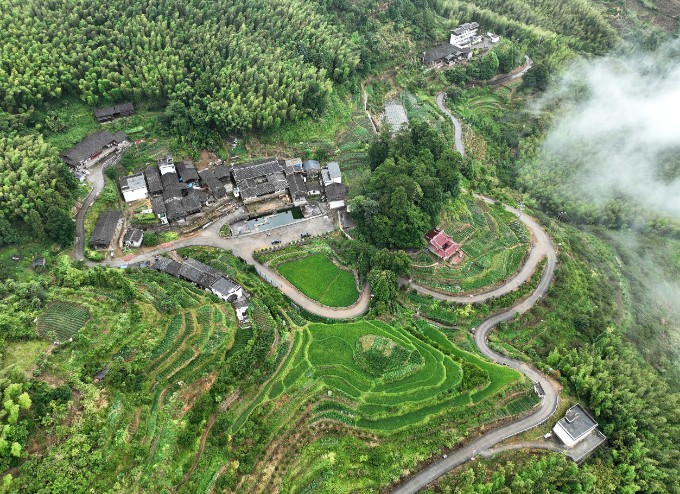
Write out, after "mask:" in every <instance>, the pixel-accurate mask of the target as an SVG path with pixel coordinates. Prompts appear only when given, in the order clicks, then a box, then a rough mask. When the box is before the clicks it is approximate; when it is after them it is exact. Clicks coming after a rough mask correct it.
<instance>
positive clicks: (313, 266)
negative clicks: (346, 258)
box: [277, 254, 359, 307]
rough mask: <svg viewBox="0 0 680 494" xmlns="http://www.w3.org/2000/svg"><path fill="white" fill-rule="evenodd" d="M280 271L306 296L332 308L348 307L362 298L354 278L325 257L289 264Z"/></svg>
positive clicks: (319, 255)
mask: <svg viewBox="0 0 680 494" xmlns="http://www.w3.org/2000/svg"><path fill="white" fill-rule="evenodd" d="M277 269H278V271H279V273H280V274H281V276H283V277H284V278H286V279H287V280H288V281H290V282H291V283H292V284H293V285H294V286H295V287H296V288H297V289H298V290H300V291H301V292H302V293H304V294H305V295H307V296H308V297H309V298H311V299H313V300H317V301H318V302H320V303H322V304H324V305H328V306H329V307H347V306H348V305H352V304H353V303H354V302H356V301H357V299H358V298H359V291H358V290H357V287H356V282H355V281H354V275H353V274H352V273H351V272H349V271H346V270H344V269H341V268H339V267H338V266H336V265H335V264H334V263H333V261H331V260H330V259H329V258H328V257H327V256H325V255H323V254H314V255H311V256H308V257H303V258H302V259H296V260H294V261H289V262H286V263H283V264H281V265H279V266H278V268H277Z"/></svg>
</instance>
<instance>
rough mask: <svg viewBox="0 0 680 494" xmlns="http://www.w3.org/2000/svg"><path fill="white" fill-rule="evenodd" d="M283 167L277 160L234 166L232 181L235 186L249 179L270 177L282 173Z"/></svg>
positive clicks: (270, 159) (269, 159) (271, 159)
mask: <svg viewBox="0 0 680 494" xmlns="http://www.w3.org/2000/svg"><path fill="white" fill-rule="evenodd" d="M282 171H283V167H282V166H281V163H279V160H277V159H276V158H268V159H264V160H260V161H255V162H253V163H249V164H247V165H241V166H235V167H233V168H232V170H231V172H232V174H233V175H234V180H236V185H238V186H239V187H240V185H239V182H241V181H243V180H247V179H250V178H257V177H265V176H267V175H271V174H272V173H276V172H282Z"/></svg>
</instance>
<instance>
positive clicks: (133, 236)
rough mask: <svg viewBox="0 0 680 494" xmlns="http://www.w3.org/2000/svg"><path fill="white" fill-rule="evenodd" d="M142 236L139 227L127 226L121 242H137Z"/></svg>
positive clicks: (142, 233)
mask: <svg viewBox="0 0 680 494" xmlns="http://www.w3.org/2000/svg"><path fill="white" fill-rule="evenodd" d="M143 237H144V232H143V231H142V230H140V229H139V228H128V229H127V231H126V232H125V236H124V237H123V242H130V243H137V242H140V241H141V240H142V238H143Z"/></svg>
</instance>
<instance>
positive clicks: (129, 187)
mask: <svg viewBox="0 0 680 494" xmlns="http://www.w3.org/2000/svg"><path fill="white" fill-rule="evenodd" d="M120 191H121V192H122V193H123V198H124V199H125V202H132V201H138V200H140V199H146V198H147V197H149V191H148V190H147V188H146V180H145V179H144V174H143V173H136V174H135V175H129V176H127V177H121V178H120Z"/></svg>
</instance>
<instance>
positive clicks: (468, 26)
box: [449, 22, 479, 48]
mask: <svg viewBox="0 0 680 494" xmlns="http://www.w3.org/2000/svg"><path fill="white" fill-rule="evenodd" d="M478 29H479V24H477V23H476V22H466V23H465V24H461V25H460V26H458V27H457V28H456V29H453V30H451V38H450V39H449V43H450V44H452V45H453V46H458V47H460V48H469V47H470V46H471V45H472V43H473V42H474V41H473V40H474V38H475V37H477V30H478Z"/></svg>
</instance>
